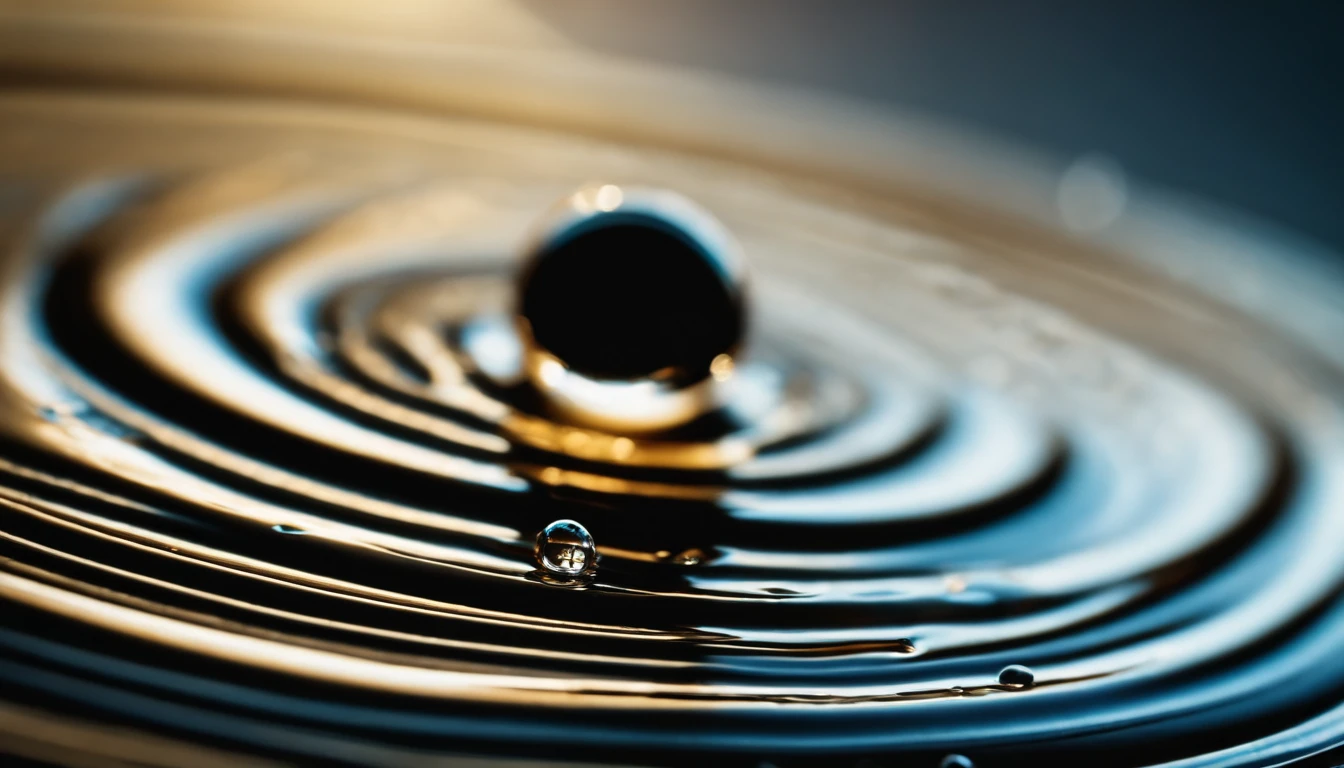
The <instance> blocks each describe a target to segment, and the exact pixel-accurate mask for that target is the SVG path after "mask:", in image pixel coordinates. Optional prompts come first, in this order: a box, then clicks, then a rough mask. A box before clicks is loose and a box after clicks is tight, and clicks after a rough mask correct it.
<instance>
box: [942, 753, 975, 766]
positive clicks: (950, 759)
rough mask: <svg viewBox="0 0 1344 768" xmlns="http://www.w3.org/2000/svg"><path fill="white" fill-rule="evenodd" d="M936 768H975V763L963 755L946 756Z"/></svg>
mask: <svg viewBox="0 0 1344 768" xmlns="http://www.w3.org/2000/svg"><path fill="white" fill-rule="evenodd" d="M938 768H975V763H972V762H971V758H969V757H967V756H965V755H948V756H947V757H944V758H943V759H942V762H940V763H938Z"/></svg>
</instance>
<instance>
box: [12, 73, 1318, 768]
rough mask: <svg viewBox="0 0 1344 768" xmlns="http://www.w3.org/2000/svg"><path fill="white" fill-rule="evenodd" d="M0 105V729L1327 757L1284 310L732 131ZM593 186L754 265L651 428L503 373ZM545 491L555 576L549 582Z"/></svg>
mask: <svg viewBox="0 0 1344 768" xmlns="http://www.w3.org/2000/svg"><path fill="white" fill-rule="evenodd" d="M0 115H3V120H0V141H3V144H0V152H2V153H3V154H4V156H5V157H6V158H9V159H12V163H11V165H12V167H13V168H14V169H15V171H14V175H13V177H12V181H10V182H7V183H8V184H10V187H11V188H12V190H13V193H12V194H9V195H7V196H6V199H7V200H10V201H17V202H12V203H11V204H10V206H9V208H8V209H7V210H5V211H4V212H3V215H4V222H5V224H6V229H5V238H6V239H5V242H6V243H7V247H8V248H9V250H10V254H9V255H8V257H7V258H6V259H5V260H4V262H3V269H4V276H3V285H2V286H0V288H2V289H3V292H4V298H3V302H4V303H3V305H0V307H2V308H3V316H2V323H3V324H2V325H0V507H3V510H2V511H0V681H3V682H2V683H0V736H3V741H2V742H0V745H3V746H5V748H8V749H12V750H14V751H16V752H17V753H19V754H23V755H27V756H30V757H37V758H39V759H52V760H58V761H59V760H66V759H73V756H76V755H84V756H98V757H101V758H105V759H121V760H127V761H140V762H144V763H150V764H195V765H207V764H212V763H213V762H220V763H228V762H230V761H232V760H237V759H242V758H244V757H247V758H252V759H255V760H258V761H261V760H275V761H278V762H286V761H299V762H312V761H332V762H347V763H353V764H364V765H367V764H402V763H415V762H417V761H425V762H428V761H433V760H437V759H444V760H446V759H448V758H447V757H445V756H446V755H453V756H457V757H461V756H462V755H464V754H473V755H476V756H477V757H478V758H479V759H483V760H484V759H487V758H493V757H505V758H518V757H521V758H535V759H539V760H561V761H575V762H587V763H597V764H611V763H640V764H666V763H679V762H685V761H688V760H692V759H711V760H713V761H715V764H718V763H726V764H742V765H757V764H759V763H761V761H768V762H769V763H771V764H774V765H777V766H788V765H825V766H835V765H852V764H855V763H857V762H858V761H861V760H869V761H874V762H872V763H871V764H874V765H888V764H890V765H901V766H919V765H927V766H936V765H938V764H939V763H940V761H942V760H943V758H944V757H945V756H948V755H962V756H964V759H965V760H967V761H970V762H972V763H973V764H974V765H976V766H997V765H1038V764H1041V762H1042V761H1047V760H1066V761H1068V760H1073V761H1081V760H1086V761H1087V762H1088V764H1089V765H1097V766H1105V765H1117V766H1118V765H1126V766H1128V765H1150V764H1171V763H1176V764H1179V765H1187V766H1195V765H1200V766H1204V765H1207V766H1227V765H1247V766H1249V765H1276V764H1282V763H1285V762H1288V761H1293V760H1298V759H1301V760H1317V761H1327V762H1329V761H1330V756H1329V755H1330V754H1331V752H1330V750H1332V749H1335V748H1337V747H1338V745H1339V744H1340V743H1341V742H1342V741H1344V707H1341V705H1340V701H1341V698H1342V697H1344V663H1341V662H1340V650H1341V648H1344V595H1342V593H1341V588H1342V587H1344V514H1341V510H1344V463H1342V460H1344V420H1341V418H1340V416H1341V405H1342V403H1341V399H1342V397H1341V396H1342V395H1344V388H1341V386H1340V382H1341V379H1340V374H1341V371H1340V369H1339V362H1338V361H1337V360H1335V359H1333V358H1331V357H1329V356H1327V355H1326V354H1325V353H1323V352H1320V351H1319V350H1316V349H1315V348H1314V347H1313V346H1312V342H1311V340H1310V339H1308V338H1306V337H1305V336H1303V335H1299V334H1297V333H1295V332H1292V331H1290V330H1288V329H1286V328H1285V327H1283V326H1282V325H1281V324H1279V323H1278V322H1277V320H1276V319H1275V318H1274V317H1269V316H1261V315H1259V314H1257V313H1255V312H1252V311H1250V310H1247V309H1241V310H1234V309H1233V308H1232V307H1231V305H1230V303H1228V304H1224V303H1223V302H1221V301H1218V300H1217V299H1215V298H1210V297H1209V296H1206V295H1204V294H1203V293H1201V292H1198V291H1196V290H1193V289H1191V288H1189V287H1185V288H1182V287H1178V286H1177V285H1176V283H1175V282H1174V281H1171V280H1167V279H1163V278H1159V277H1157V276H1155V275H1154V274H1152V273H1151V272H1149V271H1146V270H1144V269H1142V268H1140V267H1139V266H1137V265H1136V264H1135V263H1134V262H1133V261H1132V260H1130V259H1127V258H1126V257H1125V254H1123V253H1109V252H1102V251H1101V250H1099V249H1098V248H1097V247H1095V246H1092V245H1089V244H1086V243H1083V242H1077V241H1072V240H1067V239H1063V238H1060V237H1058V236H1056V235H1053V234H1050V233H1048V232H1045V231H1042V230H1040V229H1038V228H1035V227H1032V226H1029V225H1026V224H1021V223H1017V222H1011V221H1007V220H1004V219H999V218H995V217H993V216H992V215H990V214H988V213H986V212H983V211H978V210H972V209H971V208H970V207H969V206H968V207H964V208H962V207H957V206H954V205H949V204H947V203H940V204H931V203H927V202H921V201H920V200H919V199H918V198H916V197H915V196H913V195H911V196H910V197H909V198H908V199H906V198H902V197H900V196H899V195H894V194H893V196H891V197H884V196H875V195H872V194H859V193H857V192H855V191H851V190H846V189H844V188H841V187H833V186H827V185H825V184H823V183H822V182H820V181H811V180H803V179H796V178H794V177H791V176H788V175H785V174H783V173H780V174H775V173H769V172H766V171H763V170H760V169H753V168H747V167H743V166H737V165H734V164H732V163H730V162H728V161H722V160H710V159H705V158H698V157H692V156H689V155H678V154H673V153H662V152H657V151H653V150H647V149H634V148H626V147H620V146H614V145H604V144H597V143H592V142H588V141H586V140H581V139H578V138H566V137H564V136H560V135H549V134H543V133H540V132H534V131H525V130H523V129H519V128H510V127H506V126H499V125H484V124H477V123H472V122H469V121H466V120H460V121H447V120H436V121H428V120H425V121H416V120H412V119H410V118H404V117H388V118H387V119H386V120H385V121H382V120H379V119H378V118H376V117H371V116H369V115H367V114H353V113H345V112H341V111H338V110H334V109H333V110H324V109H319V108H316V107H314V108H311V109H304V110H298V109H295V108H288V109H279V108H276V107H274V106H267V105H264V104H245V103H231V104H226V103H224V102H215V103H213V104H211V105H203V104H196V103H186V102H178V101H170V100H167V99H159V100H151V99H144V98H140V99H136V100H132V99H129V98H118V97H111V96H108V97H101V98H97V99H88V98H86V99H76V98H73V97H68V96H54V95H51V96H36V95H29V96H22V97H19V96H11V97H6V99H5V100H3V101H0ZM91 126H96V133H97V135H98V136H99V137H100V138H99V143H97V144H96V145H92V146H91V148H87V149H85V150H83V151H81V152H69V153H67V152H63V151H62V148H64V147H68V146H72V145H73V143H72V142H71V141H70V135H71V133H72V132H73V131H75V130H78V131H80V135H81V136H83V137H84V139H83V144H84V145H86V144H88V143H89V142H88V138H87V137H88V136H89V135H90V132H91V131H94V130H95V129H94V128H91ZM81 146H83V145H81ZM300 146H301V147H304V151H303V152H296V151H294V148H295V147H300ZM21 149H22V150H23V151H20V150H21ZM591 178H602V179H612V180H615V181H618V182H620V181H623V180H626V179H630V180H634V181H638V182H640V183H644V184H652V185H656V186H662V187H667V188H671V189H676V190H678V191H680V192H682V193H684V194H687V195H688V196H690V197H693V198H695V199H696V200H698V201H699V202H700V203H702V204H703V205H705V206H706V207H707V208H709V209H711V210H713V211H714V212H715V214H716V215H718V216H720V217H721V218H722V219H723V220H724V222H725V223H726V224H727V225H728V226H729V227H730V228H731V229H732V230H733V231H734V232H735V233H736V234H737V235H738V237H739V238H740V239H741V241H742V243H743V246H744V248H745V249H746V253H747V254H748V257H749V259H750V267H751V271H752V280H753V283H752V290H753V299H754V302H755V306H754V311H755V312H756V313H757V317H755V318H754V319H753V328H754V329H755V330H754V333H755V336H754V338H753V339H752V342H751V350H750V354H749V355H748V356H747V357H746V358H745V359H744V360H743V361H742V362H741V363H740V365H739V369H738V375H737V377H736V380H735V382H734V386H735V389H734V390H733V392H732V394H731V397H729V398H728V401H727V405H725V406H724V407H723V408H722V409H721V410H720V411H719V412H715V413H713V414H710V415H708V416H706V417H705V418H702V419H700V420H699V421H697V422H696V423H694V424H691V425H689V426H687V427H685V428H682V429H681V430H679V431H678V433H676V434H672V435H664V436H660V437H657V438H650V437H639V436H627V435H621V434H614V433H605V432H601V431H598V430H593V429H585V428H576V427H571V426H568V425H566V424H564V423H562V422H560V421H558V420H556V419H555V418H554V417H553V416H552V414H551V413H550V412H549V411H548V409H547V408H546V405H545V403H544V401H543V400H542V399H541V398H539V397H538V396H537V395H536V393H534V392H532V391H531V390H529V388H528V385H527V384H526V382H525V381H524V379H523V377H522V376H520V375H519V357H520V351H519V347H518V341H517V339H516V338H514V337H513V335H512V331H511V330H510V324H509V323H508V321H507V313H508V311H509V306H508V296H509V286H510V280H511V279H512V277H511V276H512V271H513V267H514V262H513V259H514V256H513V254H514V253H515V252H516V247H517V245H518V243H519V242H521V239H522V237H523V236H524V234H525V232H526V229H527V225H528V224H529V222H530V221H531V219H532V218H533V217H535V216H536V215H537V214H538V212H539V211H541V210H543V209H544V208H545V206H546V205H547V204H548V203H549V202H551V201H552V200H554V199H556V198H557V197H558V196H559V195H561V194H563V193H565V192H566V191H568V190H569V189H571V188H573V187H574V186H575V185H576V184H578V183H580V182H583V181H586V180H588V179H591ZM1181 258H1182V255H1181V254H1172V259H1173V261H1177V260H1180V259H1181ZM1280 269H1281V271H1282V274H1281V275H1280V274H1278V273H1273V272H1271V273H1267V274H1264V275H1261V276H1260V278H1261V279H1262V283H1263V286H1264V290H1265V291H1270V292H1273V291H1276V290H1283V292H1284V296H1287V295H1288V292H1287V290H1286V289H1284V288H1282V286H1283V285H1287V284H1288V283H1287V281H1288V280H1289V279H1290V278H1300V276H1301V275H1300V274H1299V273H1296V272H1293V269H1296V267H1294V266H1293V265H1291V264H1288V263H1285V264H1284V265H1282V266H1281V268H1280ZM1322 279H1324V278H1322ZM1322 284H1323V283H1322ZM1340 295H1341V294H1335V295H1334V296H1333V299H1334V300H1336V301H1337V300H1338V299H1339V298H1340ZM1296 298H1297V300H1298V301H1300V302H1302V304H1303V308H1302V312H1303V313H1307V312H1308V311H1309V310H1310V311H1312V312H1319V313H1324V314H1323V315H1322V316H1324V315H1326V314H1329V313H1336V314H1338V313H1339V312H1340V309H1339V307H1340V306H1341V305H1339V304H1338V303H1336V304H1334V305H1329V304H1328V303H1322V304H1321V305H1320V306H1317V305H1315V304H1312V302H1313V301H1314V300H1313V299H1312V298H1311V297H1310V296H1309V295H1305V294H1304V295H1299V296H1297V297H1296ZM1306 305H1311V306H1309V307H1308V306H1306ZM1331 316H1332V317H1333V315H1331ZM620 320H621V319H620V318H619V317H613V318H612V322H620ZM559 519H572V520H575V521H578V522H580V523H581V524H582V526H583V527H585V528H586V529H587V530H588V531H590V532H591V533H592V535H593V537H594V538H595V540H596V542H597V547H598V552H599V554H600V556H601V568H600V569H598V570H597V571H596V573H595V575H594V576H593V578H592V579H591V580H585V581H583V582H580V583H575V584H568V585H565V584H557V583H554V582H553V581H550V580H548V579H545V578H540V577H539V575H538V574H537V573H536V572H535V569H536V564H535V562H534V560H533V557H532V543H533V540H534V539H535V537H536V534H537V532H538V531H539V530H541V529H542V528H543V527H544V526H546V525H547V524H548V523H550V522H552V521H554V520H559ZM128 734H130V735H128ZM1334 754H1336V758H1335V760H1336V761H1338V759H1340V758H1339V757H1338V752H1337V750H1336V752H1335V753H1334ZM959 764H960V763H959ZM1061 764H1064V763H1061Z"/></svg>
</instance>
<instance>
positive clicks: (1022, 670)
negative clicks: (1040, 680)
mask: <svg viewBox="0 0 1344 768" xmlns="http://www.w3.org/2000/svg"><path fill="white" fill-rule="evenodd" d="M1035 683H1036V673H1035V672H1032V671H1031V670H1030V669H1028V668H1027V667H1024V666H1022V665H1021V664H1011V665H1009V666H1006V667H1004V668H1003V669H1002V670H1001V671H1000V672H999V685H1006V686H1009V687H1012V688H1030V687H1031V686H1032V685H1034V684H1035Z"/></svg>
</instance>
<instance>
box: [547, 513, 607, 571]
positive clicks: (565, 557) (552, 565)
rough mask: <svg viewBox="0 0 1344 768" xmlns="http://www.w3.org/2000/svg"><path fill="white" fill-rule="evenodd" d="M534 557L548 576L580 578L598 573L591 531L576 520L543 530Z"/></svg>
mask: <svg viewBox="0 0 1344 768" xmlns="http://www.w3.org/2000/svg"><path fill="white" fill-rule="evenodd" d="M533 554H534V555H535V556H536V558H537V564H538V565H540V566H541V568H542V570H544V571H546V572H547V573H549V574H554V575H559V576H580V575H583V574H587V573H592V572H593V571H594V570H596V569H597V545H595V544H594V543H593V537H592V535H591V534H589V533H588V529H586V528H584V527H583V526H582V525H579V524H578V523H576V522H574V521H573V520H556V521H555V522H554V523H551V524H550V525H548V526H546V527H545V528H543V529H541V533H538V534H537V544H536V547H535V548H534V550H533Z"/></svg>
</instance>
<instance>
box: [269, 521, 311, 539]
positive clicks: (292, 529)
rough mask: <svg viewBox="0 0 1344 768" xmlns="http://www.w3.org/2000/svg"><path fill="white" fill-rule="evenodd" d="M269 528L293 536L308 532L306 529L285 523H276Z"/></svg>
mask: <svg viewBox="0 0 1344 768" xmlns="http://www.w3.org/2000/svg"><path fill="white" fill-rule="evenodd" d="M271 530H272V531H275V532H276V533H288V534H290V535H293V536H303V535H305V534H307V533H308V531H306V530H304V529H302V528H300V527H298V526H297V525H285V524H284V523H280V524H278V525H272V526H271Z"/></svg>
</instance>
